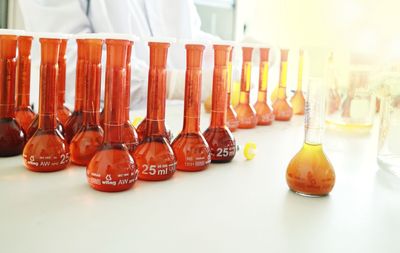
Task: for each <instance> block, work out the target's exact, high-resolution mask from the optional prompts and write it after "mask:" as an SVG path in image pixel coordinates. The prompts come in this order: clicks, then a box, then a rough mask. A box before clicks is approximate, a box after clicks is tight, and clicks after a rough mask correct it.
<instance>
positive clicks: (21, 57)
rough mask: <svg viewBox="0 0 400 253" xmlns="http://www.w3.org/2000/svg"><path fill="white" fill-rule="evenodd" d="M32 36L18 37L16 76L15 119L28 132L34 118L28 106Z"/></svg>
mask: <svg viewBox="0 0 400 253" xmlns="http://www.w3.org/2000/svg"><path fill="white" fill-rule="evenodd" d="M32 40H33V34H27V33H25V34H24V35H23V36H19V37H18V59H17V74H16V78H17V80H16V90H15V95H16V106H17V107H16V109H15V118H16V119H17V121H18V123H19V124H20V125H21V127H22V129H24V131H25V133H26V132H27V131H28V128H29V126H30V124H31V123H32V121H33V119H34V118H35V115H36V114H35V113H34V112H33V110H32V107H31V105H30V102H29V100H30V88H31V47H32Z"/></svg>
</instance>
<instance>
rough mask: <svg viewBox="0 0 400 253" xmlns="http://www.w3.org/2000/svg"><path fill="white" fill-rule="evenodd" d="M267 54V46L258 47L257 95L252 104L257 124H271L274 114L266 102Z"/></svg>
mask: <svg viewBox="0 0 400 253" xmlns="http://www.w3.org/2000/svg"><path fill="white" fill-rule="evenodd" d="M268 54H269V48H260V72H259V79H258V97H257V102H256V103H255V104H254V109H255V110H256V115H257V125H260V126H267V125H271V123H272V121H273V120H274V114H273V113H272V110H271V108H270V107H269V105H268V102H267V97H268V96H267V94H268V93H267V89H268V68H269V67H268Z"/></svg>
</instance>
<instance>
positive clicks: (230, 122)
mask: <svg viewBox="0 0 400 253" xmlns="http://www.w3.org/2000/svg"><path fill="white" fill-rule="evenodd" d="M232 54H233V48H232V50H231V52H230V53H229V62H228V81H227V82H228V85H227V90H226V93H227V94H228V98H227V107H226V108H227V109H226V125H227V126H228V128H229V130H231V132H234V131H236V129H237V128H238V126H239V120H238V115H237V113H236V111H235V108H233V106H232V103H231V91H232Z"/></svg>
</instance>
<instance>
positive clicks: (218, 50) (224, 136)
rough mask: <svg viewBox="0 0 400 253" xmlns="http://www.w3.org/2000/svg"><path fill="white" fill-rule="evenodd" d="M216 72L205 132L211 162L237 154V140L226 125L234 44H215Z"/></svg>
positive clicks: (228, 160) (229, 159) (224, 161)
mask: <svg viewBox="0 0 400 253" xmlns="http://www.w3.org/2000/svg"><path fill="white" fill-rule="evenodd" d="M213 47H214V73H213V88H212V104H211V122H210V126H209V127H208V128H207V130H206V131H205V132H204V133H203V135H204V138H205V139H206V140H207V143H208V145H209V147H210V152H211V162H215V163H226V162H230V161H231V160H232V159H233V158H234V157H235V154H236V142H235V138H234V137H233V135H232V132H231V131H230V130H229V128H228V127H227V126H226V106H227V98H228V96H227V93H226V91H227V84H228V83H227V77H228V75H227V72H228V59H229V53H230V51H231V50H232V46H230V45H229V44H214V46H213Z"/></svg>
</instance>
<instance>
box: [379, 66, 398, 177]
mask: <svg viewBox="0 0 400 253" xmlns="http://www.w3.org/2000/svg"><path fill="white" fill-rule="evenodd" d="M399 73H400V72H399ZM399 73H397V74H395V76H393V77H392V78H390V79H392V80H386V82H391V83H393V84H384V85H382V87H381V89H382V90H383V91H384V93H383V94H382V95H383V96H382V97H381V108H380V127H379V142H378V164H379V165H380V167H382V168H385V169H388V170H389V171H390V172H392V173H394V174H395V175H397V176H400V145H399V144H400V74H399Z"/></svg>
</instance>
